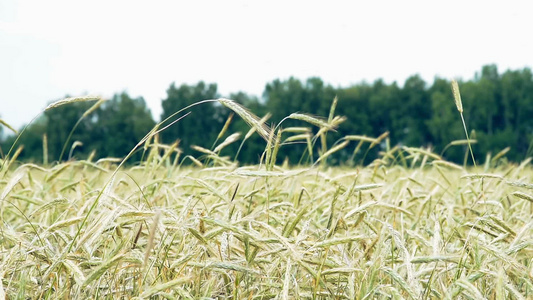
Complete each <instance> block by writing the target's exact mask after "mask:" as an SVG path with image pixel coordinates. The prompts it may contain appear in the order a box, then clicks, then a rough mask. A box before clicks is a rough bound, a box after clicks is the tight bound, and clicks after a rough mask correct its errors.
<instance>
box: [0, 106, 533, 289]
mask: <svg viewBox="0 0 533 300" xmlns="http://www.w3.org/2000/svg"><path fill="white" fill-rule="evenodd" d="M219 101H221V103H222V104H224V105H227V106H228V107H229V108H230V109H232V110H233V111H234V112H235V113H236V114H238V115H239V116H241V117H242V118H243V119H245V120H246V119H247V118H248V120H247V121H248V122H249V124H250V125H251V128H252V129H253V130H254V132H257V133H259V134H261V135H263V136H264V137H265V139H266V144H267V147H266V150H265V155H264V157H263V159H262V160H261V163H260V164H258V165H255V166H239V165H238V164H237V163H236V162H234V161H233V159H232V158H227V157H221V156H219V155H218V153H219V151H220V149H221V148H223V147H224V146H225V143H226V144H228V143H230V142H233V141H235V137H233V138H231V135H230V137H228V138H227V139H226V140H225V141H223V142H221V143H218V145H219V146H218V147H216V148H214V150H208V149H203V148H201V147H197V149H198V150H199V151H203V152H204V155H202V156H201V157H196V158H195V157H184V158H180V157H179V155H178V150H177V148H176V147H175V145H170V146H166V145H161V144H159V143H158V141H157V132H158V129H157V128H155V129H154V130H153V131H152V132H151V133H149V134H148V135H147V136H146V138H145V139H143V140H142V141H141V142H140V143H139V144H138V147H136V148H137V149H132V153H133V151H134V150H143V148H144V151H145V153H146V155H145V158H144V160H143V161H142V162H141V163H140V164H138V165H136V166H126V165H124V164H123V163H124V161H125V160H123V159H101V160H97V161H93V160H92V159H91V158H90V157H89V158H87V159H85V160H77V161H76V160H71V161H68V162H63V163H59V164H55V165H52V166H44V165H36V164H29V163H26V164H23V163H19V162H17V161H16V159H15V158H16V151H15V154H14V155H13V156H12V157H13V158H12V159H8V158H9V156H6V159H5V160H4V161H2V166H3V168H2V172H1V173H0V176H1V177H0V218H1V223H0V299H4V298H5V299H88V298H91V299H95V298H101V299H117V298H119V299H130V298H134V297H135V298H137V299H141V298H142V299H166V298H168V299H458V298H460V299H531V298H532V297H533V218H532V215H533V169H532V167H531V160H530V159H528V160H526V161H524V162H522V163H520V164H511V163H506V162H505V161H502V160H500V159H499V157H498V156H495V157H494V158H492V159H489V160H488V161H487V163H486V164H485V165H483V166H477V167H465V166H460V165H457V164H453V163H450V162H447V161H444V160H443V159H442V158H441V157H440V156H439V155H438V154H435V153H432V152H430V151H429V150H427V149H422V148H408V147H394V148H386V149H384V150H383V151H382V152H381V153H380V157H379V158H378V159H376V160H374V161H373V162H372V163H371V164H369V165H367V166H352V167H348V166H339V167H332V166H329V165H328V164H327V163H325V162H326V160H327V157H328V156H329V155H332V154H334V153H335V152H336V151H339V150H340V149H341V148H343V147H347V146H350V147H358V148H359V146H361V143H363V142H364V143H366V144H365V145H366V146H369V147H371V146H375V145H376V144H378V143H379V142H381V141H382V140H383V139H385V138H386V136H383V137H380V138H377V139H373V138H366V137H358V136H350V137H345V138H344V139H343V140H342V141H340V142H338V143H336V144H335V145H333V146H332V147H330V148H329V149H327V148H326V147H325V146H324V144H323V147H322V151H321V152H320V153H319V156H317V157H318V159H317V160H316V161H315V163H314V164H311V165H307V166H304V165H302V166H297V167H296V166H295V167H291V166H288V165H285V164H284V165H279V164H276V161H277V160H276V151H277V150H276V149H277V148H278V147H280V146H283V142H282V141H283V140H284V138H286V136H282V132H289V131H281V129H280V130H278V131H277V132H275V130H270V128H267V127H265V126H263V124H262V123H261V121H260V120H259V118H257V117H255V116H253V115H250V114H249V112H247V111H246V110H243V109H242V107H240V106H237V105H235V104H234V103H233V102H231V101H229V100H224V99H223V100H219ZM333 110H334V109H332V111H333ZM247 114H248V115H247ZM290 117H292V118H294V119H297V120H302V121H303V122H307V123H308V124H311V125H313V126H316V127H318V128H319V130H318V133H317V135H316V136H315V137H317V140H318V141H320V140H321V139H320V138H321V136H323V134H324V132H326V131H327V130H329V129H331V128H332V127H333V125H335V122H336V120H337V121H339V120H340V118H337V117H332V116H330V118H329V119H328V120H327V121H326V120H322V119H317V118H313V117H311V116H307V115H303V114H293V115H291V116H290ZM285 130H286V129H285ZM287 136H288V135H287ZM303 140H304V141H309V139H306V138H304V139H303ZM322 141H325V139H324V140H322ZM357 141H359V144H358V143H357ZM356 149H357V148H356ZM310 151H312V149H311V150H310ZM183 161H189V162H192V163H193V165H192V166H189V165H187V166H186V165H182V164H181V162H183Z"/></svg>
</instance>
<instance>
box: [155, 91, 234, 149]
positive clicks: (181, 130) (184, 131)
mask: <svg viewBox="0 0 533 300" xmlns="http://www.w3.org/2000/svg"><path fill="white" fill-rule="evenodd" d="M217 97H218V94H217V85H216V84H208V85H207V84H205V83H204V82H199V83H198V84H196V85H194V86H190V85H186V84H182V85H181V86H179V87H176V85H175V84H174V83H172V84H171V85H170V87H169V88H168V89H167V98H166V99H164V100H163V101H162V103H161V104H162V106H163V113H162V114H161V120H165V119H166V118H167V117H169V116H171V115H172V114H174V113H175V112H178V111H179V110H181V109H183V108H185V107H187V106H189V105H191V104H193V103H196V102H199V101H202V100H207V99H216V98H217ZM187 112H191V114H190V115H188V116H186V117H185V118H183V119H182V120H180V121H178V122H177V123H175V124H173V125H172V126H170V127H169V128H167V129H166V130H165V131H163V132H162V138H163V141H164V142H165V143H168V144H170V143H173V142H175V141H176V140H180V143H179V147H180V148H181V149H182V150H183V151H184V153H185V154H190V153H192V151H191V149H190V146H192V145H198V146H202V147H205V148H210V147H211V145H212V144H213V142H214V141H215V139H216V137H217V134H218V132H219V131H220V130H221V129H222V126H223V125H224V121H225V119H224V116H222V115H220V113H219V112H220V110H219V109H217V105H216V104H215V103H214V102H207V103H203V104H201V105H198V106H195V107H193V108H191V109H189V110H186V111H184V112H183V113H181V114H179V115H177V116H174V117H173V118H172V119H171V120H169V121H168V122H166V123H165V124H163V125H162V126H165V125H166V124H169V123H170V122H171V121H173V120H175V119H177V118H179V117H182V116H183V115H184V114H185V113H187Z"/></svg>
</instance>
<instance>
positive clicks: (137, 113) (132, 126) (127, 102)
mask: <svg viewBox="0 0 533 300" xmlns="http://www.w3.org/2000/svg"><path fill="white" fill-rule="evenodd" d="M92 120H93V121H95V123H96V128H95V130H94V131H93V132H92V145H93V146H94V147H95V148H96V149H97V151H98V155H99V156H105V157H125V156H126V155H127V154H128V153H129V152H130V151H131V149H133V147H135V145H136V144H137V143H138V142H139V141H140V140H141V139H142V138H143V137H144V136H145V135H146V134H147V133H148V132H149V131H150V130H151V129H152V128H153V127H154V126H155V122H154V120H153V118H152V114H151V113H150V110H149V109H148V108H147V107H146V103H145V101H144V99H143V98H142V97H139V98H132V97H130V96H129V95H128V94H127V93H126V92H122V93H120V94H115V95H114V96H113V98H112V99H111V100H110V101H107V102H105V103H104V104H103V105H102V106H101V107H100V108H98V110H97V111H96V112H95V118H93V119H92ZM138 159H140V155H136V156H135V157H134V158H133V159H132V161H135V160H138Z"/></svg>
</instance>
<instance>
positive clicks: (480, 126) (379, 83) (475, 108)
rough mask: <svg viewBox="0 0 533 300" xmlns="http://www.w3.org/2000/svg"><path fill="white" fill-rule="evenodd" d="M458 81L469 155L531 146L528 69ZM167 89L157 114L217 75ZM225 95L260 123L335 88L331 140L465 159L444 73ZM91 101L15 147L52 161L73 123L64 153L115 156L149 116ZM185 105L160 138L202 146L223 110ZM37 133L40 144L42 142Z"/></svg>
mask: <svg viewBox="0 0 533 300" xmlns="http://www.w3.org/2000/svg"><path fill="white" fill-rule="evenodd" d="M459 86H460V89H461V97H462V99H463V106H464V118H465V121H466V125H467V128H468V130H469V131H472V132H471V138H472V139H474V140H475V142H476V143H475V144H474V145H473V150H474V154H475V157H476V158H477V159H480V160H483V159H485V156H486V155H487V154H488V153H492V154H493V155H494V154H496V153H499V152H500V151H502V150H504V149H506V148H507V147H510V149H509V151H508V152H507V153H506V158H507V159H509V160H511V161H517V162H518V161H521V160H523V159H525V158H527V157H528V156H531V155H532V154H533V149H532V147H533V76H532V73H531V70H530V69H529V68H524V69H522V70H507V71H505V72H504V73H501V74H500V73H498V69H497V67H496V66H495V65H486V66H483V67H482V69H481V71H480V72H478V73H476V75H475V76H474V78H473V79H470V80H468V81H460V82H459ZM166 94H167V95H166V98H165V99H163V100H162V103H161V104H162V108H163V112H162V114H161V116H160V120H164V119H166V118H167V117H169V116H171V115H172V114H174V113H175V112H177V111H179V110H180V109H183V108H185V107H187V106H188V105H191V104H193V103H195V102H198V101H200V100H204V99H215V98H218V97H220V96H221V95H220V94H219V93H218V91H217V85H216V84H214V83H211V84H207V83H204V82H198V83H197V84H195V85H186V84H182V85H179V86H177V85H176V84H174V83H172V84H171V85H170V87H169V88H168V89H167V91H166ZM225 96H226V97H228V98H230V99H232V100H235V101H236V102H238V103H240V104H242V105H243V106H245V107H246V108H247V109H249V110H250V111H252V112H253V113H254V114H256V115H258V116H260V117H262V116H264V115H266V114H267V113H270V114H271V117H270V118H269V119H268V121H267V122H268V123H269V124H277V123H279V122H280V121H281V120H282V119H283V118H285V117H286V116H288V115H290V114H291V113H294V112H302V113H308V114H312V115H316V116H322V117H324V118H327V117H328V114H329V111H330V107H331V104H332V101H333V99H334V98H335V97H337V98H338V103H337V107H336V111H335V113H336V114H337V115H341V116H345V117H346V118H347V119H346V121H345V122H343V123H342V124H341V125H340V126H339V127H338V128H337V130H336V132H332V133H328V141H330V142H331V143H333V142H335V140H337V139H339V138H341V137H343V136H346V135H354V134H357V135H366V136H369V137H377V136H379V135H381V134H382V133H384V132H389V139H390V145H406V146H413V147H421V146H423V147H430V148H431V149H432V151H434V152H435V153H442V155H443V156H444V157H445V158H446V159H448V160H451V161H456V162H462V161H463V159H464V155H465V147H466V146H465V145H464V144H461V143H457V145H456V144H453V143H452V144H450V143H451V142H453V141H456V140H462V139H464V138H465V134H464V129H463V127H462V123H461V120H460V116H459V114H458V112H457V110H456V107H455V104H454V102H453V95H452V91H451V88H450V81H449V80H446V79H443V78H438V77H437V78H435V79H434V81H433V83H432V84H428V83H426V82H425V81H424V80H423V79H422V78H421V77H420V76H418V75H414V76H411V77H409V78H408V79H407V80H406V81H405V83H404V84H403V86H399V85H398V84H397V83H396V82H393V83H391V84H387V83H385V82H384V81H383V80H381V79H378V80H376V81H374V82H373V83H367V82H361V83H358V84H354V85H351V86H348V87H334V86H331V85H329V84H326V83H325V82H324V81H323V80H322V79H321V78H318V77H312V78H308V79H307V80H305V81H301V80H299V79H297V78H293V77H291V78H289V79H286V80H280V79H276V80H273V81H272V82H269V83H267V84H266V86H265V89H264V92H263V95H262V97H261V98H259V97H257V96H254V95H249V94H247V93H244V92H238V93H233V94H230V95H225ZM93 104H94V103H89V102H77V103H72V104H69V105H64V106H60V107H57V108H54V109H50V110H47V111H45V112H44V113H43V114H42V115H41V116H40V117H39V118H38V119H37V120H36V121H35V122H33V123H31V124H30V125H29V126H28V127H27V128H26V129H25V131H24V133H23V134H22V135H21V136H20V139H19V140H18V142H17V144H20V145H23V146H24V149H23V150H22V152H21V153H20V155H19V157H18V159H21V160H24V161H32V162H43V160H45V158H44V157H43V156H44V155H45V153H46V155H48V159H49V160H50V161H55V160H58V159H59V157H60V155H61V153H62V152H64V148H65V143H66V141H67V139H68V138H69V134H70V132H71V130H72V129H73V128H74V126H75V125H76V124H77V123H79V124H78V125H77V127H76V128H75V130H74V131H73V133H72V136H71V138H70V140H69V144H68V145H67V149H68V153H67V154H65V155H64V156H63V158H62V159H63V160H66V159H72V158H86V157H88V156H89V155H90V153H91V152H93V151H94V153H95V158H102V157H124V156H125V155H126V154H127V153H128V152H129V151H130V150H131V149H132V148H133V147H134V146H135V145H136V144H137V143H138V141H139V140H141V139H142V138H143V137H144V136H145V134H146V133H148V132H149V131H150V130H151V129H152V128H153V127H154V126H155V125H156V120H154V119H153V117H152V115H151V113H150V110H149V109H148V108H147V106H146V103H145V101H144V99H143V98H142V97H138V98H132V97H131V96H129V95H128V94H127V93H126V92H121V93H118V94H116V95H114V96H113V98H112V99H110V100H109V101H105V102H104V103H103V104H102V105H101V106H99V107H97V108H96V109H94V111H92V112H91V113H90V114H88V115H87V114H86V112H87V111H88V110H89V109H90V108H91V107H92V106H93ZM187 112H190V114H189V115H187V116H185V117H183V116H184V114H180V115H178V116H174V119H176V118H180V117H183V118H182V119H180V120H179V121H178V122H176V123H175V124H173V125H172V126H170V127H168V128H167V129H166V130H164V131H162V132H161V134H160V140H161V142H162V143H166V144H172V143H174V142H176V141H178V147H179V148H180V149H181V150H182V151H183V154H182V155H183V156H185V155H187V154H191V155H193V156H198V155H201V153H200V152H197V151H196V150H195V149H193V148H191V146H193V145H198V146H201V147H204V148H207V149H211V148H212V147H213V143H214V142H215V140H217V137H218V135H219V133H220V131H221V129H222V128H223V127H224V125H225V123H226V120H227V119H228V117H229V115H230V114H231V111H229V110H228V109H227V108H225V107H223V106H221V105H219V104H218V103H217V102H207V103H204V104H202V105H198V106H195V107H193V108H191V109H190V110H187ZM84 114H85V116H84ZM82 116H84V117H83V118H82ZM172 120H173V119H171V120H169V121H168V122H167V124H168V123H169V122H171V121H172ZM164 125H166V124H162V126H161V127H163V126H164ZM283 126H284V127H290V126H300V127H301V126H308V124H305V123H302V122H301V121H298V120H288V121H284V122H283ZM248 130H249V126H248V125H247V124H246V123H245V122H244V121H243V120H240V119H239V118H238V117H235V118H233V120H232V122H231V123H230V124H229V127H228V128H227V131H226V136H228V135H229V134H231V133H234V132H240V133H241V138H242V137H243V136H244V135H245V134H246V133H247V132H248ZM45 137H46V143H45V145H46V151H44V150H43V139H44V138H45ZM14 141H15V136H8V137H4V138H2V140H1V141H0V150H1V153H0V154H1V155H2V157H3V156H5V154H6V153H7V150H8V149H9V148H10V147H11V145H12V144H13V142H14ZM74 143H76V144H74ZM265 145H266V144H265V141H264V140H262V138H261V137H259V136H258V135H257V134H255V135H253V136H251V137H250V138H249V139H248V140H247V141H246V143H244V144H243V146H242V149H241V151H239V152H238V153H239V156H238V158H237V159H238V160H239V161H240V162H241V163H243V164H254V163H258V162H259V159H260V156H261V154H262V152H263V150H264V149H265ZM73 146H74V147H73ZM354 146H355V145H354ZM238 147H239V143H234V144H233V145H230V146H228V147H227V148H225V149H224V150H223V151H222V153H221V155H229V156H232V159H233V156H234V155H235V154H236V153H237V149H238ZM305 147H306V145H305V144H298V143H295V144H290V145H287V146H284V147H282V148H281V149H280V150H279V153H278V157H279V158H280V159H285V158H287V159H288V160H289V162H291V163H298V162H299V161H300V159H301V156H302V153H305V149H306V148H305ZM352 151H353V148H352V149H350V148H345V149H344V150H343V151H341V152H339V153H337V154H336V155H337V158H336V160H335V159H334V160H332V162H333V163H342V162H343V161H344V160H346V159H348V158H349V157H350V154H351V152H352ZM378 151H379V147H376V148H375V149H372V151H370V153H366V154H365V156H364V157H358V158H356V159H359V160H357V162H358V163H366V162H368V161H369V160H370V159H372V158H374V157H375V156H376V155H377V152H378ZM361 155H362V154H361ZM141 156H142V154H141V153H140V152H139V153H137V154H136V155H135V156H134V158H133V161H135V160H137V161H138V160H139V159H141ZM365 159H366V160H365Z"/></svg>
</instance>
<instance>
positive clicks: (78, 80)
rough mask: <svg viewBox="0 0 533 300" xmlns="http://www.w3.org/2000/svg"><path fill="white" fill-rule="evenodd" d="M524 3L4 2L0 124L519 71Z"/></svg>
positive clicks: (527, 29)
mask: <svg viewBox="0 0 533 300" xmlns="http://www.w3.org/2000/svg"><path fill="white" fill-rule="evenodd" d="M528 2H529V1H514V0H511V1H449V0H448V1H397V0H386V1H309V0H307V1H288V0H285V1H273V0H269V1H244V0H243V1H229V0H225V1H220V0H215V1H131V0H129V1H113V0H92V1H72V0H47V1H40V0H39V1H23V0H20V1H16V0H0V117H1V118H2V119H3V120H5V121H6V122H8V123H9V124H11V125H13V126H15V127H20V126H21V125H22V124H23V123H27V122H29V120H31V119H32V118H33V117H34V116H35V115H37V114H38V113H39V112H40V111H42V109H43V108H44V107H46V105H47V103H48V102H50V101H52V100H57V99H60V98H62V97H63V96H65V95H66V94H70V95H73V96H75V95H82V94H87V93H89V94H96V95H102V96H104V97H110V96H112V95H113V94H114V93H115V92H120V91H123V90H126V91H127V92H128V93H130V95H132V96H134V97H136V96H143V97H144V98H145V100H146V101H147V104H148V106H149V107H150V109H151V111H152V114H153V115H154V117H155V119H156V120H158V119H159V115H160V113H161V100H162V99H164V98H165V95H166V94H165V92H166V89H167V88H168V87H169V85H170V83H172V82H176V84H177V85H180V84H182V83H187V84H195V83H196V82H198V81H199V80H204V81H206V82H214V83H217V84H218V89H219V92H220V93H221V94H223V95H228V94H229V93H231V92H237V91H245V92H248V93H250V94H254V95H257V96H260V95H261V94H262V92H263V89H264V86H265V84H266V83H267V82H269V81H271V80H273V79H275V78H281V79H286V78H288V77H290V76H296V77H297V78H300V79H302V80H304V79H306V78H308V77H310V76H319V77H321V78H322V79H323V80H324V81H326V82H327V83H330V84H332V85H334V86H348V85H350V84H353V83H359V82H361V81H363V80H366V81H368V82H373V81H374V80H375V79H377V78H383V79H385V80H386V81H387V82H389V83H390V82H393V81H397V82H398V83H399V84H400V85H403V82H404V81H405V79H406V78H407V77H409V76H410V75H413V74H420V75H421V76H422V77H423V78H424V79H425V80H426V81H427V82H432V81H433V78H434V76H436V75H438V76H441V77H446V78H457V77H459V78H463V79H470V78H473V76H474V74H475V72H477V71H479V70H480V69H481V67H482V66H483V65H485V64H489V63H495V64H497V65H498V68H499V70H500V72H503V71H505V70H507V69H522V68H524V67H531V65H532V63H533V38H532V33H531V30H532V29H533V18H532V17H531V11H533V10H532V8H533V5H530V4H528ZM199 100H200V99H199ZM340 100H341V101H342V99H340Z"/></svg>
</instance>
